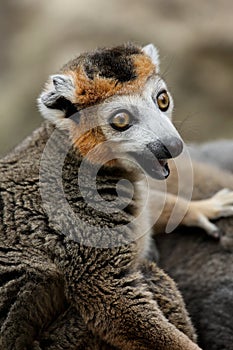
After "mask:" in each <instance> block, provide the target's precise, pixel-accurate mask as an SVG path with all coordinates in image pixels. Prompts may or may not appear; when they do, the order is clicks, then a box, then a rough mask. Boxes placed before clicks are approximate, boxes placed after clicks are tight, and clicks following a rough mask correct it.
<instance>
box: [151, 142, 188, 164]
mask: <svg viewBox="0 0 233 350" xmlns="http://www.w3.org/2000/svg"><path fill="white" fill-rule="evenodd" d="M147 148H148V149H149V150H150V151H151V152H152V153H153V155H154V156H155V157H156V158H157V159H169V158H175V157H177V156H178V155H179V154H180V153H181V152H182V150H183V142H182V141H181V140H180V139H178V138H177V137H171V138H167V139H165V140H162V141H160V140H157V141H155V142H150V143H149V144H148V145H147Z"/></svg>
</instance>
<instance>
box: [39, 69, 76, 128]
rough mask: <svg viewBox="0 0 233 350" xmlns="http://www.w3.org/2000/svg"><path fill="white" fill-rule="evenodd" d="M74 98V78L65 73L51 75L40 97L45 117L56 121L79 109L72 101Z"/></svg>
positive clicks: (40, 105) (40, 108) (41, 108)
mask: <svg viewBox="0 0 233 350" xmlns="http://www.w3.org/2000/svg"><path fill="white" fill-rule="evenodd" d="M74 99H75V87H74V81H73V78H72V77H71V76H70V75H65V74H56V75H51V76H50V77H49V81H48V83H47V85H46V88H45V90H44V91H43V92H42V93H41V95H40V97H39V98H38V106H39V110H40V112H41V114H42V115H43V117H44V118H45V119H48V120H50V121H52V122H55V123H56V122H57V121H59V120H61V119H64V118H68V117H69V116H70V115H71V114H72V113H75V111H77V110H76V108H75V106H74V105H73V103H72V101H73V100H74Z"/></svg>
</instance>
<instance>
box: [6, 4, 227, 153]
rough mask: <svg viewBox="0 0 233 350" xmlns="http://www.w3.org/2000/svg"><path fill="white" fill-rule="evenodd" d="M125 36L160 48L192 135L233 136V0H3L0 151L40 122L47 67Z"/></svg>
mask: <svg viewBox="0 0 233 350" xmlns="http://www.w3.org/2000/svg"><path fill="white" fill-rule="evenodd" d="M127 41H133V42H135V43H137V44H142V45H144V44H148V43H151V42H152V43H154V44H155V45H156V46H157V47H158V48H159V50H160V56H161V72H162V75H163V76H164V77H165V78H166V81H167V83H168V86H169V88H170V90H171V92H172V94H173V97H174V99H175V112H174V120H175V124H176V126H177V128H178V130H179V131H180V133H181V134H182V136H183V137H184V139H185V140H186V141H188V142H191V141H197V142H199V141H204V140H212V139H217V138H233V1H232V0H221V1H217V0H206V1H202V0H195V1H187V0H143V1H142V0H127V1H125V0H111V1H110V0H98V1H97V0H96V1H95V0H66V1H62V0H49V1H36V0H5V1H4V0H0V47H1V49H0V155H4V154H5V153H6V152H7V151H9V150H10V149H11V148H12V147H13V146H14V145H16V144H17V143H18V142H19V141H20V140H22V139H23V138H24V137H25V136H26V135H28V134H29V133H30V132H31V130H33V129H34V128H35V127H37V126H38V125H39V124H40V123H41V121H42V119H41V117H40V115H39V113H38V111H37V106H36V98H37V96H38V95H39V93H40V91H41V88H42V86H43V83H44V81H45V80H46V79H47V77H48V75H49V74H51V73H55V72H56V71H57V70H58V69H59V68H60V67H61V66H62V65H63V63H65V61H67V60H68V59H70V58H72V57H73V56H75V55H77V54H79V53H80V52H82V51H86V50H92V49H95V48H96V47H99V46H100V47H102V46H110V45H116V44H120V43H122V42H127Z"/></svg>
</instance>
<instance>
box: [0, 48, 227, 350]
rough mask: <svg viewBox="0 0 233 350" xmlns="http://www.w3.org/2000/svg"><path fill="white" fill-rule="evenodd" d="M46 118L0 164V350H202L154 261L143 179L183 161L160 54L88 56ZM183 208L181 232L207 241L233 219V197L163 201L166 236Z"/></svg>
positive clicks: (49, 90) (70, 68) (50, 103)
mask: <svg viewBox="0 0 233 350" xmlns="http://www.w3.org/2000/svg"><path fill="white" fill-rule="evenodd" d="M39 109H40V111H41V113H42V115H43V116H44V118H45V119H46V122H44V123H43V124H42V126H41V127H40V128H39V129H37V130H36V131H35V132H34V133H33V134H32V135H31V136H30V137H29V138H27V139H26V140H25V141H24V142H23V143H22V144H21V145H19V146H18V147H17V148H16V149H14V150H13V151H12V152H11V153H10V154H9V155H7V156H6V157H5V158H3V159H2V160H1V162H0V168H1V174H0V208H1V216H0V235H1V241H0V279H1V286H0V326H1V335H0V348H1V349H4V350H6V349H7V350H8V349H9V350H10V349H11V350H13V349H15V350H16V349H17V350H21V349H50V350H52V349H77V350H78V349H104V348H106V349H127V350H128V349H135V350H136V349H158V350H159V349H161V350H162V349H164V350H165V349H167V350H180V349H186V350H194V349H200V348H199V347H198V345H197V344H196V343H195V342H196V335H195V331H194V328H193V326H192V324H191V321H190V319H189V316H188V314H187V312H186V309H185V306H184V303H183V300H182V297H181V295H180V293H179V291H178V290H177V288H176V285H175V283H174V282H173V280H172V279H171V278H169V277H168V276H167V275H166V274H165V273H164V272H163V271H162V270H161V269H160V268H158V267H157V265H156V264H155V263H153V262H150V261H149V259H148V257H149V256H150V254H151V249H150V245H151V227H152V226H154V221H153V216H154V215H156V210H157V209H156V208H157V206H158V207H159V203H160V195H159V194H158V192H157V191H154V190H153V186H151V185H150V182H151V181H152V180H149V178H148V177H147V176H145V174H148V175H149V176H150V177H151V178H152V179H160V180H163V179H165V178H167V177H168V175H169V166H168V162H167V160H168V159H170V158H173V157H176V156H178V155H179V154H180V153H181V152H182V149H183V142H182V140H181V138H180V136H179V134H178V132H177V131H176V129H175V127H174V126H173V124H172V122H171V113H172V109H173V102H172V98H171V95H170V93H169V92H168V89H167V86H166V84H165V82H164V81H163V79H162V78H161V77H160V76H159V58H158V53H157V50H156V48H155V47H154V46H153V45H147V46H146V47H143V48H140V47H137V46H134V45H132V44H127V45H123V46H118V47H113V48H104V49H98V50H96V51H94V52H91V53H85V54H82V55H80V56H79V57H77V58H75V59H73V60H72V61H70V62H68V63H67V64H66V65H65V66H64V67H63V68H62V69H61V71H60V72H59V73H58V74H55V75H52V76H50V77H49V80H48V82H47V84H46V86H45V89H44V91H43V92H42V94H41V95H40V97H39ZM142 170H143V171H144V175H143V174H142ZM146 181H147V182H148V183H147V185H148V184H149V185H148V186H149V190H146ZM147 188H148V187H147ZM145 193H146V194H147V195H145ZM176 201H177V203H178V207H179V208H180V210H181V211H182V210H183V212H184V215H183V219H182V220H181V224H184V225H197V226H199V227H202V228H204V229H205V230H206V231H207V232H208V233H210V234H212V235H216V234H217V228H216V226H215V225H214V224H213V223H211V222H210V221H209V219H214V218H216V217H219V216H221V215H231V214H232V206H231V204H232V192H227V193H226V192H225V191H224V192H222V191H221V192H219V193H217V194H216V195H214V196H213V197H212V198H211V199H207V200H202V201H196V202H191V203H189V202H187V201H186V200H185V199H181V198H179V199H178V200H177V197H176V196H175V195H169V194H168V195H167V197H166V199H165V202H164V208H163V209H162V214H161V216H160V217H159V218H158V221H157V230H158V231H159V230H160V231H161V230H163V228H164V226H166V223H167V220H168V217H169V213H170V212H171V211H172V208H173V207H174V205H175V204H176ZM155 227H156V223H155Z"/></svg>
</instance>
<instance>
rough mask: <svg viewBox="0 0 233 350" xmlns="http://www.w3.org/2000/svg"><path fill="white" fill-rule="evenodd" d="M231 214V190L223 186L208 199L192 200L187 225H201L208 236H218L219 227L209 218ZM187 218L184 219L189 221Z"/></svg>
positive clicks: (232, 202) (232, 197) (232, 201)
mask: <svg viewBox="0 0 233 350" xmlns="http://www.w3.org/2000/svg"><path fill="white" fill-rule="evenodd" d="M231 215H233V191H230V190H228V189H226V188H225V189H223V190H221V191H219V192H217V193H216V194H215V195H214V196H213V197H211V198H209V199H203V200H199V201H192V202H191V205H190V208H189V215H188V216H187V219H189V218H190V219H191V220H190V221H191V222H188V225H190V224H193V225H194V226H198V227H201V228H202V229H203V230H205V231H206V232H207V233H208V234H209V235H210V236H212V237H214V238H219V236H220V231H219V228H218V227H217V225H215V224H214V223H212V222H210V220H215V219H219V218H221V217H228V216H231ZM187 219H186V221H189V220H187ZM186 224H187V223H186Z"/></svg>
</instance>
